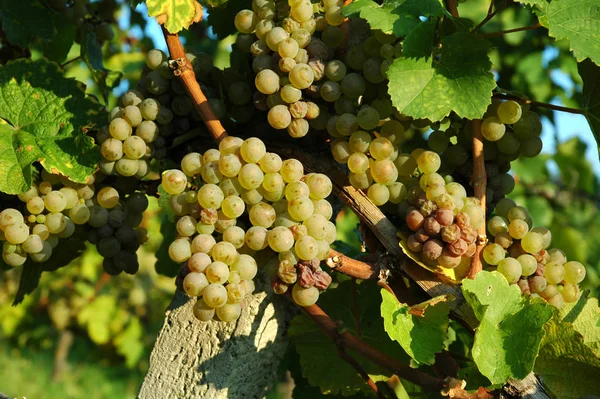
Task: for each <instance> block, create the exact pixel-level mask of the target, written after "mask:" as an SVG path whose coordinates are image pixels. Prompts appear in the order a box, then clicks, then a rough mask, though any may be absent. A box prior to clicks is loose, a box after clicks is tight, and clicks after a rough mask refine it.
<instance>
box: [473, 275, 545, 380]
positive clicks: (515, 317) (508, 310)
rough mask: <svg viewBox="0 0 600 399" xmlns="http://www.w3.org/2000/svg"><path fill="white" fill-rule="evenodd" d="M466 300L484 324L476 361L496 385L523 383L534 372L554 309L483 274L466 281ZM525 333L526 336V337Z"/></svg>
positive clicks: (477, 334)
mask: <svg viewBox="0 0 600 399" xmlns="http://www.w3.org/2000/svg"><path fill="white" fill-rule="evenodd" d="M462 289H463V293H464V294H465V299H466V300H467V302H468V303H469V304H470V305H471V307H472V308H473V310H474V312H475V315H476V316H477V318H478V319H479V321H480V322H481V324H480V325H479V327H478V328H477V331H476V332H475V342H474V344H473V359H474V360H475V363H476V364H477V367H478V368H479V371H481V374H483V375H484V376H486V377H487V378H489V380H490V381H491V382H492V384H503V383H505V382H506V381H507V380H508V379H509V378H516V379H521V378H524V377H525V376H527V374H529V373H530V372H531V371H532V370H533V365H534V362H535V358H536V357H537V355H538V351H539V348H540V344H541V341H542V338H543V337H544V334H545V333H544V329H543V326H544V324H545V323H546V322H547V321H548V320H549V319H550V317H551V316H552V312H553V311H552V308H551V306H550V305H548V304H547V303H546V302H544V301H543V300H527V299H525V298H523V297H522V296H521V290H520V289H519V287H517V286H516V285H511V286H509V285H508V282H507V281H506V279H505V278H504V276H502V275H501V274H500V273H498V272H486V271H483V272H480V273H478V274H477V276H476V277H475V279H474V280H469V279H467V280H463V287H462ZM523 332H526V334H524V333H523Z"/></svg>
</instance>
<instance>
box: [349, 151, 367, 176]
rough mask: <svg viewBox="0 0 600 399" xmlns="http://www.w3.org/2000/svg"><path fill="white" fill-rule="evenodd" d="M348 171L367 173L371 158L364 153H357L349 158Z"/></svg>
mask: <svg viewBox="0 0 600 399" xmlns="http://www.w3.org/2000/svg"><path fill="white" fill-rule="evenodd" d="M348 169H350V171H351V172H353V173H359V174H360V173H365V172H366V171H367V169H369V158H368V157H367V156H366V155H365V154H363V153H362V152H355V153H353V154H351V155H350V156H349V157H348Z"/></svg>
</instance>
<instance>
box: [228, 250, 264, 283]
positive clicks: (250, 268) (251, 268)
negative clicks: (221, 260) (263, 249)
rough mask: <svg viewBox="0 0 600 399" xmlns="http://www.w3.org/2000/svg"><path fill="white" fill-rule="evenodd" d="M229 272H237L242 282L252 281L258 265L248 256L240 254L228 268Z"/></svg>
mask: <svg viewBox="0 0 600 399" xmlns="http://www.w3.org/2000/svg"><path fill="white" fill-rule="evenodd" d="M230 270H231V271H237V272H238V273H239V275H240V277H241V278H242V280H252V279H253V278H254V277H255V276H256V273H257V272H258V265H257V264H256V261H255V260H254V258H253V257H252V256H250V255H246V254H241V255H240V256H239V257H238V259H237V260H236V261H235V263H233V264H232V265H231V267H230Z"/></svg>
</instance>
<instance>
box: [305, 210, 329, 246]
mask: <svg viewBox="0 0 600 399" xmlns="http://www.w3.org/2000/svg"><path fill="white" fill-rule="evenodd" d="M327 223H328V220H327V218H325V217H324V216H323V215H319V214H317V213H315V214H313V215H312V216H310V217H309V218H308V219H306V220H305V221H304V222H303V223H302V225H304V226H306V229H307V233H308V235H310V236H311V237H313V238H314V239H316V240H323V239H325V237H326V235H327V228H328V227H327Z"/></svg>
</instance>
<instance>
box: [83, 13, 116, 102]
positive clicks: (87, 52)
mask: <svg viewBox="0 0 600 399" xmlns="http://www.w3.org/2000/svg"><path fill="white" fill-rule="evenodd" d="M81 35H82V36H83V37H82V38H81V58H82V59H83V60H84V61H85V64H86V65H87V67H88V69H89V70H90V72H91V74H92V78H93V79H94V82H96V84H97V85H98V89H99V90H100V93H102V98H103V99H104V103H105V104H108V93H109V92H110V90H112V89H113V88H115V87H116V86H117V85H118V84H119V82H120V81H121V76H123V74H122V73H121V72H117V71H109V70H108V69H106V68H105V67H104V61H103V59H104V57H103V54H102V42H100V41H99V40H98V38H97V37H96V32H95V30H94V29H93V27H91V26H89V25H88V24H86V25H85V26H84V27H83V28H82V29H81Z"/></svg>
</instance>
